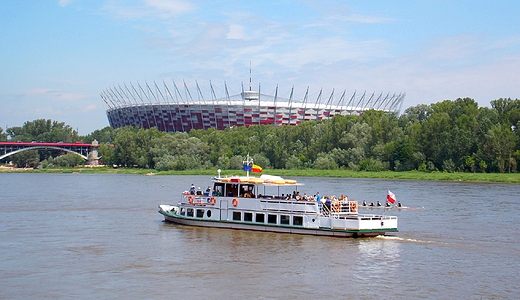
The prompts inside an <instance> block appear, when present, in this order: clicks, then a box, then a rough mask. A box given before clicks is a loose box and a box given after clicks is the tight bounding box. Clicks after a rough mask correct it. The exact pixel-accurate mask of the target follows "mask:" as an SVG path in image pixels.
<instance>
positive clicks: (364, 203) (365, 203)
mask: <svg viewBox="0 0 520 300" xmlns="http://www.w3.org/2000/svg"><path fill="white" fill-rule="evenodd" d="M372 204H374V203H372ZM363 206H367V202H366V201H365V200H363Z"/></svg>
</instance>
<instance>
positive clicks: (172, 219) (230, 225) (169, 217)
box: [159, 210, 398, 238]
mask: <svg viewBox="0 0 520 300" xmlns="http://www.w3.org/2000/svg"><path fill="white" fill-rule="evenodd" d="M159 213H161V214H162V215H164V220H165V222H169V223H175V224H181V225H187V226H198V227H211V228H225V229H235V230H252V231H264V232H276V233H292V234H304V235H316V236H330V237H353V238H360V237H375V236H380V235H385V234H386V233H387V232H397V231H398V230H397V228H385V229H342V228H303V227H300V228H298V227H294V226H279V225H267V224H254V223H251V224H248V223H243V222H231V221H214V220H204V219H196V218H186V217H183V216H179V215H176V214H175V213H170V212H166V211H163V210H159Z"/></svg>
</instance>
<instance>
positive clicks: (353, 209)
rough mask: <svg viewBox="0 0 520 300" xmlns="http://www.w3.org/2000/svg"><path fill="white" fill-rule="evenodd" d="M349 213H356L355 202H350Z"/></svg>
mask: <svg viewBox="0 0 520 300" xmlns="http://www.w3.org/2000/svg"><path fill="white" fill-rule="evenodd" d="M350 211H352V212H356V211H357V203H356V202H350Z"/></svg>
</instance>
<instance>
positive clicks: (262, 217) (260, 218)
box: [256, 214, 265, 223]
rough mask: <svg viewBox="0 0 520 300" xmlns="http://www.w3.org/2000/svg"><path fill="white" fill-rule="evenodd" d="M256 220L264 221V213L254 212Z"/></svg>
mask: <svg viewBox="0 0 520 300" xmlns="http://www.w3.org/2000/svg"><path fill="white" fill-rule="evenodd" d="M256 222H258V223H265V214H256Z"/></svg>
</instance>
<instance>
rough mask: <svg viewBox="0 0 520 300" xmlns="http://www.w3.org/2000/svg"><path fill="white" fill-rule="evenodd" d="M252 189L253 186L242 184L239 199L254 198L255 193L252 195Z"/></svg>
mask: <svg viewBox="0 0 520 300" xmlns="http://www.w3.org/2000/svg"><path fill="white" fill-rule="evenodd" d="M254 188H255V186H254V185H252V184H247V185H246V184H243V185H241V186H240V197H245V198H255V197H256V196H255V193H254Z"/></svg>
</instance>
